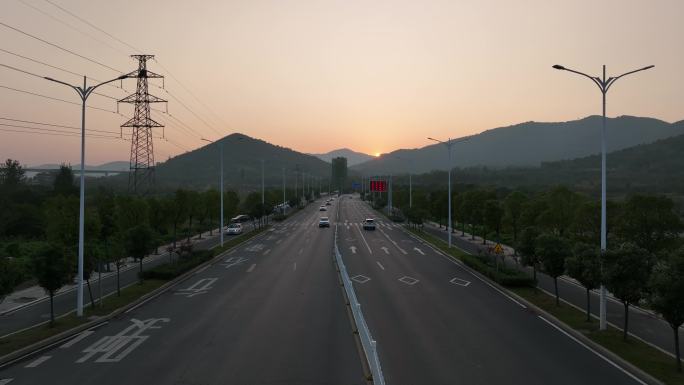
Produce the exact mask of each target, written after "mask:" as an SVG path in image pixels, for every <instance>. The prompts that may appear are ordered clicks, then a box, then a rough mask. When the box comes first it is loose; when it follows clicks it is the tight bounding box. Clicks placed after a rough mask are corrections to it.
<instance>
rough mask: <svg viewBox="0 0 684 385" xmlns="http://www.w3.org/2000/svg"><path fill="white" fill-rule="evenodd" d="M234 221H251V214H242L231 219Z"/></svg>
mask: <svg viewBox="0 0 684 385" xmlns="http://www.w3.org/2000/svg"><path fill="white" fill-rule="evenodd" d="M230 221H231V222H232V223H244V222H247V221H249V215H245V214H240V215H238V216H236V217H234V218H233V219H231V220H230Z"/></svg>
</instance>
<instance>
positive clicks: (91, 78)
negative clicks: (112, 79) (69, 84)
mask: <svg viewBox="0 0 684 385" xmlns="http://www.w3.org/2000/svg"><path fill="white" fill-rule="evenodd" d="M0 52H4V53H7V54H10V55H13V56H16V57H18V58H21V59H24V60H28V61H30V62H33V63H37V64H40V65H44V66H46V67H50V68H53V69H56V70H59V71H62V72H65V73H68V74H71V75H75V76H79V77H82V76H84V75H83V74H79V73H76V72H74V71H71V70H68V69H66V68H63V67H58V66H56V65H52V64H49V63H45V62H42V61H40V60H36V59H33V58H30V57H28V56H24V55H20V54H18V53H16V52H12V51H8V50H6V49H3V48H0ZM88 79H90V80H94V81H96V82H101V80H98V79H95V78H93V77H90V76H88ZM105 85H106V86H109V87H114V88H118V89H120V90H124V91H126V89H125V88H123V87H119V86H117V85H114V84H113V83H107V84H105ZM126 92H128V91H126Z"/></svg>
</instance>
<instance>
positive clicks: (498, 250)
mask: <svg viewBox="0 0 684 385" xmlns="http://www.w3.org/2000/svg"><path fill="white" fill-rule="evenodd" d="M494 253H495V254H503V253H504V249H503V246H501V244H500V243H497V244H496V246H494Z"/></svg>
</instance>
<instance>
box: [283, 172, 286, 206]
mask: <svg viewBox="0 0 684 385" xmlns="http://www.w3.org/2000/svg"><path fill="white" fill-rule="evenodd" d="M285 202H286V201H285V167H283V215H285Z"/></svg>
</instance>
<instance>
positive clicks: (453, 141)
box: [428, 138, 470, 248]
mask: <svg viewBox="0 0 684 385" xmlns="http://www.w3.org/2000/svg"><path fill="white" fill-rule="evenodd" d="M428 139H429V140H432V141H435V142H437V143H441V144H443V145H445V146H446V148H447V152H448V153H449V164H448V171H447V174H448V183H449V188H448V193H447V194H448V195H449V196H448V198H447V199H448V203H449V225H448V228H447V230H448V233H449V248H451V147H453V145H454V144H456V143H460V142H465V141H466V140H468V139H470V138H463V139H459V140H454V139H451V138H449V139H448V140H447V141H446V142H444V141H441V140H439V139H434V138H428Z"/></svg>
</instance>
